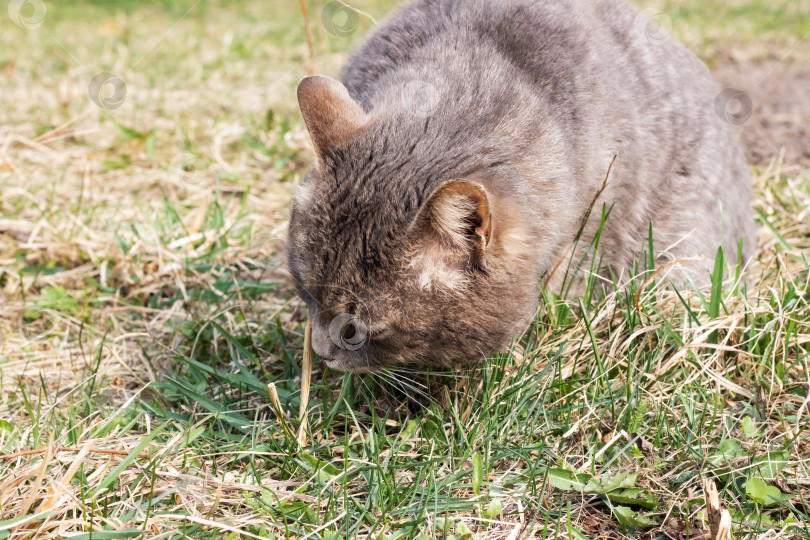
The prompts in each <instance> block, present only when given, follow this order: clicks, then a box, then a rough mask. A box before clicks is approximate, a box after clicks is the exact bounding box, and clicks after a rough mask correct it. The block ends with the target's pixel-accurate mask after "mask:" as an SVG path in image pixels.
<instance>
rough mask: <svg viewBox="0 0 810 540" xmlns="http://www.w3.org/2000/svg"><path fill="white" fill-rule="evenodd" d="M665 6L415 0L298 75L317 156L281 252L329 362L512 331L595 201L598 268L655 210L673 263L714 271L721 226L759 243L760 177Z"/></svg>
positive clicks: (608, 274)
mask: <svg viewBox="0 0 810 540" xmlns="http://www.w3.org/2000/svg"><path fill="white" fill-rule="evenodd" d="M651 24H652V23H650V21H649V20H648V19H647V18H646V17H645V16H644V14H642V13H640V12H639V11H637V10H636V9H635V8H633V7H631V6H630V5H629V4H627V3H626V2H625V1H624V0H555V1H547V2H540V1H535V0H421V1H417V2H415V3H412V4H409V5H406V6H405V7H402V8H400V9H399V10H398V11H396V12H395V13H394V14H393V15H392V16H391V17H390V18H389V19H388V20H387V21H386V22H384V23H383V24H380V25H379V26H378V27H377V28H376V29H375V30H374V32H372V34H371V35H370V36H369V37H368V38H367V40H366V41H365V43H363V44H362V45H361V46H360V47H359V49H358V50H357V51H356V52H355V53H354V55H353V56H352V57H351V59H350V60H349V62H348V65H347V66H346V67H345V69H344V70H343V73H342V75H341V81H342V82H338V81H335V80H333V79H330V78H327V77H319V76H314V77H307V78H305V79H304V80H302V81H301V83H300V85H299V87H298V100H299V105H300V108H301V113H302V115H303V118H304V121H305V123H306V126H307V129H308V130H309V133H310V136H311V138H312V142H313V145H314V148H315V154H316V164H315V167H314V169H313V171H312V172H311V173H310V174H309V175H308V176H307V177H306V178H305V179H304V181H303V183H302V185H301V186H300V188H299V189H298V191H297V193H296V196H295V201H294V204H293V209H292V216H291V219H290V233H289V243H288V257H289V260H288V263H289V269H290V272H291V274H292V276H293V279H294V281H295V284H296V285H297V287H298V290H299V294H300V296H301V297H302V298H303V299H304V301H305V302H306V303H307V306H308V307H309V311H310V318H311V321H312V324H313V346H314V349H315V351H316V352H317V354H318V355H319V356H320V357H322V358H323V359H325V360H326V362H327V364H328V365H329V366H331V367H334V368H337V369H340V370H348V371H368V370H374V369H377V368H379V367H382V366H385V365H391V364H403V363H421V364H429V365H435V366H446V365H451V364H454V363H457V362H466V361H471V360H476V359H481V358H482V357H483V356H484V355H486V354H489V353H492V352H495V351H498V350H501V349H503V348H504V347H505V346H507V345H508V344H509V343H510V341H511V340H512V339H514V338H515V337H516V336H518V335H519V334H520V333H521V332H522V331H524V329H525V328H526V326H527V324H528V322H529V321H530V320H531V319H532V317H533V315H534V313H535V312H536V309H537V302H538V293H539V286H538V284H539V283H543V282H544V281H548V282H549V283H548V286H549V287H552V288H555V287H556V288H558V289H559V288H561V287H562V280H561V279H560V277H561V276H562V274H563V272H562V271H556V272H555V268H556V267H557V266H558V263H559V262H560V261H563V260H566V258H567V257H569V258H570V257H573V256H574V254H579V253H582V247H581V246H587V245H589V244H590V243H591V242H592V241H593V239H594V235H595V234H596V233H597V229H598V228H599V226H600V221H602V220H601V219H600V218H601V214H602V212H603V209H604V210H605V211H608V210H609V216H608V217H607V219H606V220H605V221H604V226H603V228H602V230H601V236H600V237H599V245H598V248H599V254H600V256H601V259H597V260H599V261H600V262H599V264H598V267H597V268H596V274H597V276H598V277H599V278H600V279H605V280H608V279H613V280H616V281H617V282H621V280H622V279H623V278H624V279H626V278H627V273H628V270H629V269H630V268H631V267H632V265H633V263H634V260H635V259H636V258H638V257H639V256H640V254H641V253H642V252H643V251H644V250H645V249H646V248H647V247H648V245H649V243H648V231H649V230H650V226H651V224H652V229H653V242H654V246H655V256H656V259H655V261H656V263H657V264H658V265H660V266H665V267H670V268H675V266H677V267H678V272H679V277H678V278H677V280H678V281H683V280H685V279H687V278H689V279H692V280H693V281H697V282H704V281H705V279H706V277H707V276H708V272H709V268H710V264H711V263H710V262H708V261H710V260H712V259H713V258H714V255H715V253H716V251H717V249H718V247H719V246H723V247H724V248H725V253H726V256H727V258H730V259H732V260H737V259H736V258H737V257H738V256H739V258H740V259H742V260H747V259H748V258H749V257H750V255H751V251H752V248H753V245H754V239H755V229H754V224H753V221H752V219H751V215H750V209H749V202H750V186H749V182H750V180H749V175H748V171H747V168H746V164H745V162H744V159H743V154H742V152H741V149H740V147H739V145H738V143H737V141H736V138H735V134H734V133H733V131H732V129H731V126H730V125H729V124H728V123H727V122H725V121H723V120H722V119H721V118H720V115H718V114H717V112H716V111H715V105H716V104H715V102H716V100H717V99H718V89H717V88H716V87H715V85H714V84H713V82H712V81H711V79H710V78H709V75H708V73H707V70H706V68H705V67H704V66H703V65H702V64H701V62H700V61H699V60H697V59H696V58H695V57H694V56H693V55H692V54H691V53H690V52H688V51H687V50H686V49H685V48H684V47H683V46H681V45H679V44H677V43H674V42H672V41H670V40H669V39H666V36H662V35H660V32H659V31H658V30H657V29H656V28H655V27H654V26H651ZM614 156H617V157H616V159H615V163H614V165H613V166H612V169H611V170H610V174H609V177H608V178H607V184H606V187H605V189H604V190H602V191H601V192H600V189H601V188H602V187H603V183H604V181H605V178H606V173H607V171H608V167H609V165H610V164H611V162H612V161H613V158H614ZM597 195H598V198H596V199H595V197H597ZM594 202H595V204H594ZM591 207H593V208H594V212H593V213H592V214H593V215H591V217H590V219H588V220H586V219H585V218H586V215H587V214H588V211H589V208H591ZM583 224H585V225H584V229H583ZM581 229H582V230H581ZM580 231H581V237H580V238H579V242H578V243H576V246H577V247H575V239H576V238H577V236H578V233H579V232H580ZM740 240H742V241H743V243H742V244H741V245H742V251H741V253H737V251H738V249H737V248H738V243H739V241H740ZM577 256H579V255H577ZM673 260H676V262H679V264H677V265H671V264H670V262H671V261H673ZM684 261H686V262H684ZM690 261H697V262H694V263H693V262H690ZM701 261H702V262H701ZM563 266H565V265H563ZM588 268H590V266H589V265H588V264H586V269H588Z"/></svg>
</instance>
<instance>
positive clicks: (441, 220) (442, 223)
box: [411, 180, 492, 288]
mask: <svg viewBox="0 0 810 540" xmlns="http://www.w3.org/2000/svg"><path fill="white" fill-rule="evenodd" d="M411 234H412V235H414V236H415V242H416V243H417V245H418V246H419V251H420V253H419V255H420V256H419V257H418V258H420V259H421V263H422V265H423V268H422V275H421V277H420V281H421V285H422V286H423V287H425V286H428V285H429V284H430V283H433V282H437V281H438V282H440V284H441V285H444V286H446V287H449V288H455V287H456V285H457V284H458V283H460V281H461V280H463V279H464V276H463V274H464V271H466V270H469V269H471V268H481V267H483V266H484V265H483V262H484V255H485V253H486V250H487V247H488V246H489V243H490V240H491V238H492V214H491V206H490V201H489V196H488V195H487V192H486V191H485V190H484V188H483V187H482V186H480V185H478V184H475V183H472V182H467V181H463V180H453V181H450V182H447V183H445V184H444V185H442V186H441V187H440V188H438V189H437V190H436V191H435V192H434V193H433V194H432V195H431V196H430V198H429V199H428V201H427V202H426V203H425V205H424V206H423V207H422V209H421V210H420V211H419V215H418V217H417V218H416V220H415V221H414V223H413V225H412V226H411Z"/></svg>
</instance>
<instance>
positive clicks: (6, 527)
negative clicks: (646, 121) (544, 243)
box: [0, 0, 810, 540]
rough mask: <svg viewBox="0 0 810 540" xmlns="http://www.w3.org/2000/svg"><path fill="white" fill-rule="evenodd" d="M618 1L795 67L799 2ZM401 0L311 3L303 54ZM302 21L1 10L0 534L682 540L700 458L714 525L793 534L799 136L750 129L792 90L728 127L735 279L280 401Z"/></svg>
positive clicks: (798, 505)
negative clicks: (740, 149) (753, 222)
mask: <svg viewBox="0 0 810 540" xmlns="http://www.w3.org/2000/svg"><path fill="white" fill-rule="evenodd" d="M638 3H639V4H640V5H641V6H642V7H644V8H647V9H649V10H651V11H650V13H651V14H653V15H654V16H655V18H656V20H658V21H659V22H660V23H661V24H662V27H663V28H666V29H667V30H669V29H671V32H672V35H673V36H674V37H675V38H676V39H679V40H681V41H683V42H685V43H686V44H687V46H689V47H690V48H691V49H692V50H694V51H695V52H696V53H698V54H699V55H700V56H701V57H702V58H703V59H704V60H705V61H706V62H707V64H708V65H709V66H710V67H712V69H717V70H718V72H721V73H724V74H725V75H724V76H726V75H728V70H731V71H733V73H732V74H731V75H728V76H730V77H732V79H733V78H734V77H736V76H737V75H736V74H737V73H742V74H745V73H751V72H752V71H751V70H749V69H748V67H747V66H757V67H758V68H761V67H762V66H763V65H764V66H765V69H764V73H766V74H767V76H765V77H764V78H765V79H767V80H768V81H769V82H770V80H771V79H772V78H773V76H772V75H770V74H771V73H774V72H775V71H774V70H777V68H778V69H787V68H790V69H793V68H794V67H798V68H802V69H805V68H807V67H808V66H810V0H774V1H772V2H764V1H762V0H713V1H708V0H655V1H650V2H648V1H646V0H640V1H639V2H638ZM395 4H396V2H394V1H393V0H381V1H371V0H363V1H362V2H357V3H356V4H355V5H356V7H357V8H358V10H359V11H346V10H339V9H336V4H334V3H332V4H329V3H327V2H316V1H310V2H309V5H308V7H309V12H310V15H311V18H312V30H313V46H314V63H315V69H316V70H317V71H318V72H319V73H323V74H327V75H333V76H334V75H336V74H337V72H338V70H339V67H340V66H341V64H342V63H343V62H344V61H345V59H346V56H347V53H348V51H350V50H351V47H352V46H353V44H355V43H357V41H358V40H359V39H361V38H362V36H363V35H364V34H365V33H366V32H367V31H368V30H369V29H370V28H371V27H372V26H373V25H374V24H375V21H377V20H379V19H381V18H382V17H384V15H385V14H386V13H387V12H389V11H390V10H391V9H392V8H393V6H394V5H395ZM338 7H339V6H338ZM653 10H655V11H653ZM657 10H660V12H659V11H657ZM304 28H305V27H304V24H303V20H302V16H301V11H300V6H299V4H298V2H294V1H284V2H282V1H281V0H273V1H272V2H260V1H252V0H242V1H224V0H197V1H194V0H175V1H168V0H165V1H157V0H156V1H151V2H147V1H132V2H120V3H119V2H115V1H112V0H95V1H88V2H74V1H60V2H55V1H46V2H43V1H40V0H29V1H28V2H25V3H24V2H21V1H19V0H12V1H11V2H10V3H9V4H8V13H6V10H5V9H2V10H0V539H3V538H13V539H21V538H29V537H30V538H63V537H66V536H70V537H72V538H87V539H90V538H92V539H107V538H109V539H112V538H137V537H144V538H147V537H148V538H183V537H191V538H223V537H224V538H282V537H303V536H309V537H312V538H317V537H323V538H329V539H333V538H356V537H359V538H389V537H390V538H415V537H420V536H423V537H426V538H430V537H434V538H441V537H443V538H448V539H450V538H455V539H459V540H466V539H470V538H509V539H517V538H526V537H532V536H533V537H538V538H552V537H557V536H560V537H565V538H569V537H570V538H586V537H590V538H596V537H599V538H621V537H634V538H702V534H703V531H705V530H707V527H708V525H707V522H706V505H705V501H704V494H703V489H702V481H703V480H704V479H711V480H713V481H714V482H715V483H716V485H717V487H718V490H719V496H720V500H721V501H722V502H723V503H724V504H725V505H726V506H727V507H728V509H729V512H730V515H731V518H732V525H733V533H734V538H810V470H808V469H810V379H809V378H808V363H810V305H809V304H810V260H808V259H809V258H810V214H809V213H808V212H810V147H806V148H804V149H805V150H806V156H807V158H808V159H805V158H803V157H802V156H803V155H805V154H801V152H800V151H799V152H797V153H795V154H785V153H783V151H782V144H781V143H780V140H779V138H778V136H779V133H781V132H779V131H773V132H771V131H767V129H769V128H768V126H769V125H771V124H779V122H783V117H785V115H787V114H788V113H790V114H792V113H791V111H793V110H794V109H795V107H793V105H791V107H782V108H781V109H780V108H779V107H776V108H775V109H774V110H777V109H778V110H779V111H780V113H779V114H781V115H782V116H779V118H778V119H777V118H776V117H774V119H773V122H770V124H769V122H768V121H769V120H771V119H770V118H765V119H764V120H765V121H762V120H763V119H761V118H760V119H756V118H752V120H751V122H749V123H748V124H747V125H746V126H742V127H743V128H744V129H749V132H748V134H749V135H751V136H747V137H746V138H745V140H746V141H747V144H748V145H749V148H748V150H749V155H753V156H755V157H752V163H751V170H752V173H753V177H754V183H755V208H754V212H755V216H756V219H757V223H758V225H759V228H760V236H759V239H758V250H757V260H756V262H755V264H754V265H753V267H752V268H751V269H750V272H749V280H748V283H742V282H740V281H739V280H737V279H735V275H734V274H733V273H731V274H726V275H725V278H724V274H723V272H722V266H723V265H722V264H720V265H718V270H717V271H716V272H715V276H714V278H715V279H714V280H713V286H712V287H711V288H710V289H707V290H703V291H680V292H676V291H673V290H670V289H667V288H666V285H665V283H663V282H661V281H660V280H658V279H656V278H657V275H656V274H655V273H654V271H653V270H652V269H650V268H646V267H644V266H643V265H642V266H641V267H639V268H638V269H637V271H638V276H637V278H636V279H635V280H634V281H633V283H631V285H630V286H629V287H628V288H626V289H619V290H615V291H607V292H606V294H604V295H602V294H592V295H588V296H587V297H586V298H584V299H581V300H580V299H570V300H563V299H560V298H556V297H553V296H552V295H546V302H545V304H544V309H542V310H540V311H539V312H538V315H537V318H536V320H535V322H534V324H533V325H532V327H531V328H530V329H529V330H528V331H527V333H526V334H525V335H524V336H523V338H522V339H521V340H520V341H519V342H518V343H515V344H514V345H513V346H512V347H511V350H510V351H509V352H507V353H504V354H502V355H498V356H494V357H492V358H489V359H488V360H486V361H485V362H482V363H479V364H477V365H471V366H467V367H464V368H459V369H455V370H448V371H444V372H432V373H430V372H425V371H422V370H406V369H403V370H399V371H395V372H387V373H381V374H377V375H362V376H361V375H343V374H340V373H335V372H329V371H328V370H327V369H325V368H324V367H323V366H322V365H321V364H320V363H319V362H318V361H317V359H316V361H315V364H314V368H313V373H312V377H311V387H310V388H309V392H308V393H307V396H308V399H305V400H304V402H305V405H306V408H305V410H304V411H303V414H301V413H300V411H299V410H300V409H301V402H302V384H303V385H304V387H305V391H306V384H305V383H306V382H307V381H308V380H309V377H306V376H304V377H303V379H304V380H303V381H302V359H303V355H304V348H303V337H304V328H305V322H306V309H305V307H304V306H303V304H302V303H301V302H299V301H298V299H297V298H296V297H295V295H294V293H293V291H292V289H291V287H290V284H289V279H288V276H287V273H286V271H285V269H284V264H283V244H284V237H285V231H286V219H287V216H288V211H289V205H290V201H291V197H292V193H293V191H294V189H295V186H296V185H297V184H298V183H299V182H300V180H301V178H302V176H303V175H304V174H305V172H306V170H307V168H308V167H309V166H310V164H311V157H310V155H311V152H310V149H309V142H308V138H307V135H306V132H305V130H304V128H303V125H302V121H301V119H300V117H299V115H298V112H297V108H296V102H295V97H294V96H295V85H296V83H297V81H298V80H299V79H300V78H301V77H302V76H304V75H306V74H307V71H308V69H309V65H310V63H311V59H310V57H309V53H308V48H307V41H306V32H305V30H304ZM771 67H773V69H771ZM752 69H753V68H752ZM723 70H726V71H723ZM797 80H804V79H801V78H797ZM807 80H810V78H808V79H807ZM105 83H106V84H105ZM805 88H806V87H805ZM788 93H789V94H793V97H796V96H798V97H799V98H800V99H799V101H801V99H804V102H803V103H807V100H808V99H810V97H808V96H810V94H808V93H804V91H803V90H800V89H797V90H796V91H793V92H788ZM802 96H804V97H802ZM757 99H759V98H756V99H755V101H756V100H757ZM791 103H792V102H791ZM799 104H800V105H801V103H799ZM755 105H757V103H755ZM777 105H778V104H777ZM785 111H787V112H785ZM755 120H756V122H755ZM754 125H756V129H757V130H760V129H764V130H766V131H763V132H760V131H756V132H754V131H750V130H752V129H753V128H752V126H754ZM763 126H764V127H763ZM793 127H797V125H794V126H793ZM800 128H802V126H798V127H797V129H800ZM786 129H787V128H786ZM786 133H793V132H791V131H787V132H786ZM796 140H798V139H796V138H795V137H793V135H791V136H790V138H789V140H786V143H785V144H788V143H791V144H794V143H795V142H796ZM752 141H753V142H752ZM801 144H804V143H801ZM754 146H756V147H754ZM794 146H795V144H794ZM799 150H802V149H801V148H799ZM793 155H795V156H797V157H795V158H794V157H791V156H793ZM786 156H789V157H786Z"/></svg>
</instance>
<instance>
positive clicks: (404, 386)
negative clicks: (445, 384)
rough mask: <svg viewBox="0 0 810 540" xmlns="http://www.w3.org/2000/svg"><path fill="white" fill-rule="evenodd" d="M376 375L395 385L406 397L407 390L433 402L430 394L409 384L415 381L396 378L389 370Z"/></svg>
mask: <svg viewBox="0 0 810 540" xmlns="http://www.w3.org/2000/svg"><path fill="white" fill-rule="evenodd" d="M378 373H380V375H381V376H384V377H386V379H387V380H388V381H390V382H392V383H393V384H396V385H397V386H398V387H399V388H400V389H401V390H402V391H403V392H404V393H405V394H406V395H409V393H408V390H410V391H412V392H413V393H415V394H417V395H420V396H422V397H424V398H425V399H427V400H431V401H435V400H433V397H432V396H431V395H430V394H428V393H427V392H425V391H424V390H421V389H420V388H417V387H416V386H415V385H413V384H411V383H413V382H415V381H411V380H408V379H403V378H401V377H398V376H397V375H396V374H395V373H393V372H391V371H389V370H381V371H379V372H378Z"/></svg>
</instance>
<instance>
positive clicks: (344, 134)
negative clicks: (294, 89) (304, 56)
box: [298, 75, 368, 158]
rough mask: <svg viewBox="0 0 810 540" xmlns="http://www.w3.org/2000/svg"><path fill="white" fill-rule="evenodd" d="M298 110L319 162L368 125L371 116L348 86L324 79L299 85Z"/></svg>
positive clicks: (309, 79) (319, 78)
mask: <svg viewBox="0 0 810 540" xmlns="http://www.w3.org/2000/svg"><path fill="white" fill-rule="evenodd" d="M298 106H299V107H300V109H301V116H303V117H304V123H305V124H306V126H307V130H308V131H309V136H310V138H312V144H313V145H314V146H315V153H316V154H317V155H318V157H319V158H320V157H321V156H322V155H323V153H324V152H326V151H327V150H328V149H329V148H332V147H334V146H337V145H338V144H340V143H342V142H344V141H346V140H347V139H348V138H349V137H351V136H352V135H353V134H354V133H356V132H357V131H359V130H360V129H361V128H362V127H363V125H365V123H366V122H367V121H368V115H366V113H365V111H364V110H363V108H362V107H360V105H359V104H358V103H357V102H356V101H354V100H353V99H352V98H351V96H350V95H349V91H348V90H346V87H345V86H343V85H342V84H341V83H340V82H338V81H336V80H335V79H330V78H329V77H323V76H320V75H312V76H310V77H305V78H304V79H303V80H302V81H301V82H300V83H298Z"/></svg>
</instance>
